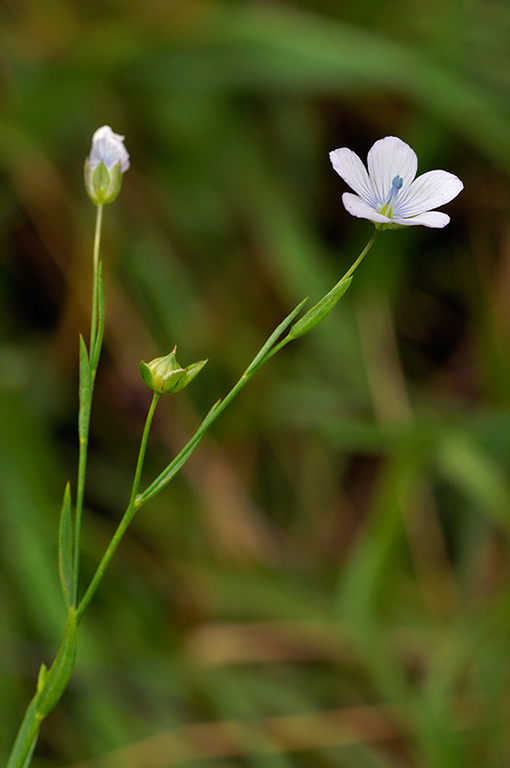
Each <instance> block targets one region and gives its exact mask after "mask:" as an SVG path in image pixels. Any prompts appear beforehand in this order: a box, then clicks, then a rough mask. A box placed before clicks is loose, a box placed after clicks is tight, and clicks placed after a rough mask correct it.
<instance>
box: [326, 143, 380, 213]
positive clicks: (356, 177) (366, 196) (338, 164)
mask: <svg viewBox="0 0 510 768" xmlns="http://www.w3.org/2000/svg"><path fill="white" fill-rule="evenodd" d="M329 159H330V160H331V163H332V165H333V168H334V169H335V171H336V172H337V173H338V175H339V176H341V177H342V179H343V180H344V181H345V182H346V184H348V185H349V186H350V188H351V189H353V190H354V191H355V192H356V193H357V194H358V195H359V196H360V197H361V198H362V199H363V200H364V201H365V202H366V203H368V204H369V205H372V206H373V207H374V208H375V205H376V198H375V194H374V190H373V188H372V184H371V182H370V179H369V176H368V173H367V169H366V168H365V166H364V165H363V163H362V162H361V160H360V159H359V157H358V155H357V154H356V153H355V152H353V151H352V149H348V148H347V147H341V148H340V149H334V150H333V152H330V153H329Z"/></svg>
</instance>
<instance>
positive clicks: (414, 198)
mask: <svg viewBox="0 0 510 768" xmlns="http://www.w3.org/2000/svg"><path fill="white" fill-rule="evenodd" d="M329 157H330V159H331V163H332V165H333V168H334V169H335V171H336V172H337V173H338V174H339V175H340V176H341V177H342V179H343V180H344V181H345V182H346V183H347V184H348V185H349V186H350V187H351V189H353V190H354V191H355V192H356V194H355V195H353V194H352V193H350V192H344V194H343V195H342V201H343V204H344V206H345V208H346V209H347V211H348V212H349V213H350V214H352V216H357V217H358V218H360V219H369V221H373V222H374V223H375V225H376V228H378V229H397V228H398V227H402V226H416V225H419V224H422V225H424V226H425V227H445V226H446V225H447V224H448V222H449V221H450V217H449V216H448V215H447V214H446V213H441V212H440V211H435V210H432V209H433V208H436V207H437V206H439V205H444V204H445V203H449V202H450V200H453V198H454V197H456V196H457V195H458V194H459V192H460V191H461V190H462V189H463V187H464V185H463V183H462V182H461V180H460V179H459V178H457V176H454V174H453V173H448V171H428V172H427V173H424V174H423V175H422V176H419V177H418V178H415V177H416V171H417V170H418V158H417V156H416V153H415V152H414V151H413V150H412V149H411V147H409V146H408V145H407V144H406V143H405V142H404V141H402V140H401V139H398V138H397V137H396V136H386V138H384V139H379V141H376V142H375V144H374V146H373V147H372V149H371V150H370V151H369V153H368V172H367V169H366V168H365V166H364V165H363V163H362V161H361V160H360V158H359V157H358V155H356V154H355V152H353V151H352V150H350V149H348V148H347V147H342V148H341V149H335V150H334V151H333V152H330V155H329Z"/></svg>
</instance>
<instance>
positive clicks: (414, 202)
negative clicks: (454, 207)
mask: <svg viewBox="0 0 510 768" xmlns="http://www.w3.org/2000/svg"><path fill="white" fill-rule="evenodd" d="M463 188H464V184H463V183H462V182H461V180H460V179H459V178H457V176H454V174H453V173H448V171H428V172H427V173H424V174H423V176H419V177H418V178H417V179H416V180H415V181H414V182H413V183H412V184H411V186H410V187H409V189H407V191H406V192H405V193H404V194H402V195H401V196H400V195H399V199H398V201H397V205H396V207H395V215H396V216H399V217H402V216H404V217H406V218H407V217H408V216H416V214H420V213H425V211H430V210H432V209H433V208H437V207H438V206H439V205H444V204H445V203H449V202H450V200H453V198H454V197H457V195H458V194H459V192H460V191H461V190H462V189H463Z"/></svg>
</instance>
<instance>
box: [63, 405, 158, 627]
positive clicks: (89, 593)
mask: <svg viewBox="0 0 510 768" xmlns="http://www.w3.org/2000/svg"><path fill="white" fill-rule="evenodd" d="M159 398H160V395H159V394H158V393H157V392H154V395H153V397H152V402H151V405H150V408H149V412H148V414H147V418H146V420H145V427H144V430H143V435H142V439H141V441H140V450H139V452H138V461H137V463H136V470H135V476H134V480H133V486H132V488H131V496H130V498H129V504H128V507H127V509H126V511H125V513H124V515H123V517H122V520H121V521H120V523H119V525H118V527H117V530H116V531H115V533H114V535H113V538H112V540H111V542H110V544H109V545H108V548H107V550H106V552H105V553H104V555H103V557H102V559H101V562H100V563H99V565H98V567H97V570H96V572H95V574H94V576H93V578H92V581H91V582H90V584H89V586H88V588H87V590H86V592H85V594H84V596H83V598H82V600H81V601H80V604H79V606H78V609H77V611H76V620H77V622H78V623H79V622H80V621H81V618H82V616H83V613H84V611H85V609H86V607H87V605H88V604H89V603H90V601H91V599H92V597H93V596H94V593H95V592H96V590H97V588H98V586H99V583H100V581H101V579H102V578H103V575H104V572H105V570H106V568H107V567H108V564H109V562H110V560H111V559H112V557H113V555H114V553H115V550H116V549H117V547H118V546H119V544H120V542H121V539H122V537H123V536H124V533H125V532H126V529H127V527H128V525H129V523H130V522H131V520H132V519H133V517H134V515H135V513H136V512H137V511H138V509H140V507H141V503H140V502H139V501H138V500H137V494H138V489H139V487H140V480H141V476H142V469H143V463H144V460H145V452H146V450H147V441H148V439H149V431H150V428H151V424H152V419H153V417H154V412H155V410H156V406H157V404H158V401H159Z"/></svg>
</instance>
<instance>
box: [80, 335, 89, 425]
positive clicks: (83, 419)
mask: <svg viewBox="0 0 510 768" xmlns="http://www.w3.org/2000/svg"><path fill="white" fill-rule="evenodd" d="M91 394H92V381H91V374H90V363H89V355H88V352H87V345H86V344H85V341H84V339H83V336H82V335H81V334H80V390H79V395H80V415H79V418H78V433H79V436H80V438H83V437H85V436H86V433H87V427H88V414H87V410H88V409H87V408H86V407H85V406H86V405H87V404H88V403H89V402H90V398H91Z"/></svg>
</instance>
